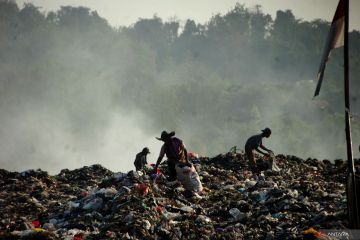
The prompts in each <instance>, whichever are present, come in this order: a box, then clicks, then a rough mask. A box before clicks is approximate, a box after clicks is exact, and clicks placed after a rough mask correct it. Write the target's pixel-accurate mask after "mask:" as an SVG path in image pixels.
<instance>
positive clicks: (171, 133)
mask: <svg viewBox="0 0 360 240" xmlns="http://www.w3.org/2000/svg"><path fill="white" fill-rule="evenodd" d="M173 136H175V132H174V131H172V132H170V133H168V132H167V131H162V133H161V137H159V138H158V137H156V139H157V140H160V141H163V142H165V141H166V139H169V138H171V137H173Z"/></svg>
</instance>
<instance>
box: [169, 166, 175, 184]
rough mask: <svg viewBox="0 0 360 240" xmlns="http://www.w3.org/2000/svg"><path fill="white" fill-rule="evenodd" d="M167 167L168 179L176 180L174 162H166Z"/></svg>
mask: <svg viewBox="0 0 360 240" xmlns="http://www.w3.org/2000/svg"><path fill="white" fill-rule="evenodd" d="M168 169H169V181H175V180H176V169H175V163H172V162H168Z"/></svg>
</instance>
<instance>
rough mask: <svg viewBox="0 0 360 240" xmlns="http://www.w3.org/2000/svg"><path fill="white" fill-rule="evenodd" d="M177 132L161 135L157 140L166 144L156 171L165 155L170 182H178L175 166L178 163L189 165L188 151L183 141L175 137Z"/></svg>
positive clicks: (161, 151)
mask: <svg viewBox="0 0 360 240" xmlns="http://www.w3.org/2000/svg"><path fill="white" fill-rule="evenodd" d="M174 136H175V132H170V133H168V132H166V131H163V132H162V133H161V137H160V138H156V139H158V140H160V141H163V142H164V144H163V145H162V147H161V150H160V154H159V157H158V160H157V162H156V165H155V169H157V168H158V166H159V164H160V163H161V161H162V159H163V158H164V156H165V154H166V157H167V159H168V160H167V165H168V169H169V178H168V180H169V181H175V180H176V169H175V165H176V164H178V163H187V162H188V161H187V150H186V147H185V145H184V143H183V141H182V140H180V139H179V138H176V137H174Z"/></svg>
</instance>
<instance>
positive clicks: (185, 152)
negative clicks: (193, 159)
mask: <svg viewBox="0 0 360 240" xmlns="http://www.w3.org/2000/svg"><path fill="white" fill-rule="evenodd" d="M184 154H185V160H186V162H189V158H188V152H187V150H186V147H185V145H184Z"/></svg>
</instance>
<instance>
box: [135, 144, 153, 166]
mask: <svg viewBox="0 0 360 240" xmlns="http://www.w3.org/2000/svg"><path fill="white" fill-rule="evenodd" d="M149 153H150V151H149V148H147V147H145V148H144V149H143V150H142V151H141V152H139V153H138V154H136V157H135V161H134V165H135V169H136V171H141V170H142V169H143V168H144V166H145V165H146V164H147V159H146V156H147V155H148V154H149Z"/></svg>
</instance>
